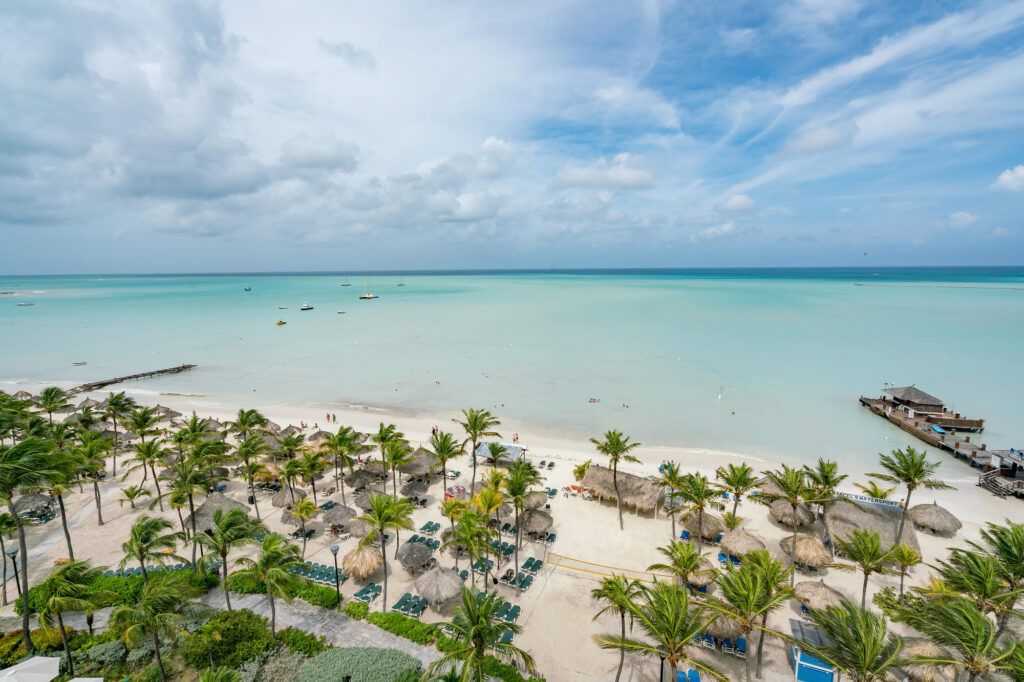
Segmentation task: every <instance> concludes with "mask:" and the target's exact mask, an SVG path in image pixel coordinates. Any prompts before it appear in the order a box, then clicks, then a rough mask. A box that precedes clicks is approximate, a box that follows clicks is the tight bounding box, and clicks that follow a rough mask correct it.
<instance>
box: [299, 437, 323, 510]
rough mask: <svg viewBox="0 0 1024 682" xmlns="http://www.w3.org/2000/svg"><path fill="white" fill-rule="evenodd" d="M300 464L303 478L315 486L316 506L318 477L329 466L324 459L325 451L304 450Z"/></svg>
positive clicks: (314, 497) (314, 499)
mask: <svg viewBox="0 0 1024 682" xmlns="http://www.w3.org/2000/svg"><path fill="white" fill-rule="evenodd" d="M299 464H300V468H301V469H302V479H303V480H304V481H306V482H307V483H309V484H310V485H311V486H313V505H314V506H316V502H317V500H316V477H317V476H319V475H320V472H321V471H323V470H324V469H326V468H327V467H328V464H327V462H326V461H324V456H323V453H320V452H314V451H311V450H304V451H303V453H302V456H301V457H300V458H299Z"/></svg>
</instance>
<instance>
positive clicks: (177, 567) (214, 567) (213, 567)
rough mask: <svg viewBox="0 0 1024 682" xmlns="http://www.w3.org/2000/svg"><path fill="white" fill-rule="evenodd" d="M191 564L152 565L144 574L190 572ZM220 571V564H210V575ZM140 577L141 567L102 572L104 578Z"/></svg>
mask: <svg viewBox="0 0 1024 682" xmlns="http://www.w3.org/2000/svg"><path fill="white" fill-rule="evenodd" d="M191 570H192V564H171V565H169V566H161V565H160V564H153V565H152V566H147V567H146V573H159V572H160V571H191ZM219 570H220V562H219V561H218V562H215V563H213V564H210V566H209V571H210V573H216V572H217V571H219ZM136 575H137V576H140V577H141V576H142V567H141V566H131V567H129V568H125V569H111V570H107V571H104V572H103V577H104V578H109V577H112V576H115V577H120V578H131V577H132V576H136Z"/></svg>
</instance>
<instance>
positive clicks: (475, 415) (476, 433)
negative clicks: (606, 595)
mask: <svg viewBox="0 0 1024 682" xmlns="http://www.w3.org/2000/svg"><path fill="white" fill-rule="evenodd" d="M452 421H453V422H455V423H456V424H458V425H459V426H461V427H462V430H463V431H464V432H465V433H466V439H465V440H464V441H462V446H463V447H465V446H466V443H469V444H470V446H471V448H472V449H471V450H470V453H469V456H470V457H471V458H472V459H473V479H472V481H471V482H470V486H469V494H470V495H473V494H475V493H476V446H477V443H479V442H480V439H481V438H501V434H500V433H498V432H497V431H495V430H494V429H495V427H498V426H501V421H500V420H499V419H498V418H497V417H495V416H494V415H492V414H491V412H490V410H481V409H476V408H472V407H471V408H469V409H468V410H467V409H463V410H462V419H461V420H460V419H452Z"/></svg>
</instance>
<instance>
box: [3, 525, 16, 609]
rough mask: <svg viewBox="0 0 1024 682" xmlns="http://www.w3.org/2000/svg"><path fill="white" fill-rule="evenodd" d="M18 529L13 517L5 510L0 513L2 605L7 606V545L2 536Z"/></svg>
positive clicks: (6, 535)
mask: <svg viewBox="0 0 1024 682" xmlns="http://www.w3.org/2000/svg"><path fill="white" fill-rule="evenodd" d="M16 530H18V524H16V523H14V517H13V516H11V515H10V514H8V513H7V512H3V513H0V561H2V562H3V564H4V584H3V605H4V606H7V560H8V556H7V545H6V543H5V542H4V538H5V537H8V536H9V535H11V534H13V533H14V532H15V531H16Z"/></svg>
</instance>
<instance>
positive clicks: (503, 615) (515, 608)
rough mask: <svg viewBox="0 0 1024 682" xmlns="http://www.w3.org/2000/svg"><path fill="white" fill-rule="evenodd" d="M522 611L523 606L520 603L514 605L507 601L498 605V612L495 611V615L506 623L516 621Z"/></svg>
mask: <svg viewBox="0 0 1024 682" xmlns="http://www.w3.org/2000/svg"><path fill="white" fill-rule="evenodd" d="M520 611H522V608H521V607H520V606H519V605H518V604H516V605H512V604H510V603H508V602H507V601H505V602H502V603H501V606H499V607H498V612H497V613H495V614H494V616H495V618H497V619H498V620H501V621H504V622H506V623H514V622H516V620H517V619H518V618H519V612H520Z"/></svg>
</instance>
